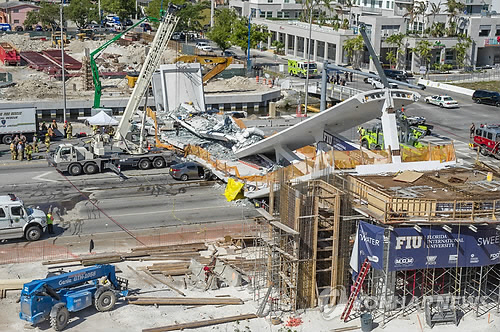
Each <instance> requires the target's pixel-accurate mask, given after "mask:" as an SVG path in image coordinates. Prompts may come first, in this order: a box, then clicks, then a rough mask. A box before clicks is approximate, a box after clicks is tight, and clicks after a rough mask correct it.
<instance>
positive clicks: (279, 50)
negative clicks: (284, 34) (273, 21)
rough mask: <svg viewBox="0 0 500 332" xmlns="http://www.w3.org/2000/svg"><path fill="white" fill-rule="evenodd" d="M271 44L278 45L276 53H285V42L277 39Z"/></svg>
mask: <svg viewBox="0 0 500 332" xmlns="http://www.w3.org/2000/svg"><path fill="white" fill-rule="evenodd" d="M271 45H272V46H274V47H276V54H284V52H283V50H284V49H285V44H284V43H282V42H280V41H279V40H275V41H273V43H272V44H271Z"/></svg>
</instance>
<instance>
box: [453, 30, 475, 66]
mask: <svg viewBox="0 0 500 332" xmlns="http://www.w3.org/2000/svg"><path fill="white" fill-rule="evenodd" d="M471 45H472V39H471V38H470V37H469V36H460V37H458V42H457V43H456V44H455V46H453V47H452V48H453V49H454V50H455V60H456V61H457V67H458V68H464V67H465V63H466V58H467V51H468V50H469V47H470V46H471Z"/></svg>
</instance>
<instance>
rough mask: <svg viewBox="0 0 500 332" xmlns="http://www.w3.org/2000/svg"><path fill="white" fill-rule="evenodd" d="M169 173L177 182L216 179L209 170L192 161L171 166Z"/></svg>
mask: <svg viewBox="0 0 500 332" xmlns="http://www.w3.org/2000/svg"><path fill="white" fill-rule="evenodd" d="M169 173H170V175H171V176H172V177H173V178H174V179H175V180H181V181H187V180H200V179H206V180H213V179H215V178H216V177H215V175H213V174H212V172H211V171H210V170H209V169H206V168H205V167H203V165H201V164H199V163H196V162H191V161H190V162H185V163H181V164H176V165H172V166H170V170H169Z"/></svg>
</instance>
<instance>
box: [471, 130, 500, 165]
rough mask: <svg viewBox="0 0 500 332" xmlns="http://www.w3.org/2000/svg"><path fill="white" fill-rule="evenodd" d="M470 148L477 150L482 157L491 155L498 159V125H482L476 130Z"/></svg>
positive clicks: (499, 155)
mask: <svg viewBox="0 0 500 332" xmlns="http://www.w3.org/2000/svg"><path fill="white" fill-rule="evenodd" d="M470 147H471V148H473V149H479V152H481V154H482V155H483V156H489V155H491V156H494V157H495V158H497V159H500V124H494V125H486V124H484V125H483V124H482V125H480V126H479V128H476V131H475V132H474V138H473V141H472V142H471V143H470Z"/></svg>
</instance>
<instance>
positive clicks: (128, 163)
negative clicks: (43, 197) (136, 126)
mask: <svg viewBox="0 0 500 332" xmlns="http://www.w3.org/2000/svg"><path fill="white" fill-rule="evenodd" d="M47 160H48V163H49V165H52V166H54V167H55V168H56V169H57V170H59V171H61V172H68V173H69V174H70V175H72V176H77V175H80V174H96V173H102V172H105V171H107V170H111V171H113V172H115V173H117V174H120V173H121V169H122V168H125V167H127V168H135V167H137V168H138V169H141V170H146V169H150V168H164V167H167V166H170V165H172V164H175V163H177V162H178V155H177V153H176V152H174V151H165V150H157V151H154V150H153V151H149V152H148V153H144V154H137V155H131V154H126V153H117V152H111V153H108V154H106V155H104V156H95V155H92V154H91V153H90V152H88V150H87V149H85V148H84V147H75V146H73V145H71V144H61V145H59V146H58V148H57V149H56V151H55V152H54V153H53V154H51V155H50V156H49V157H48V159H47Z"/></svg>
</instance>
